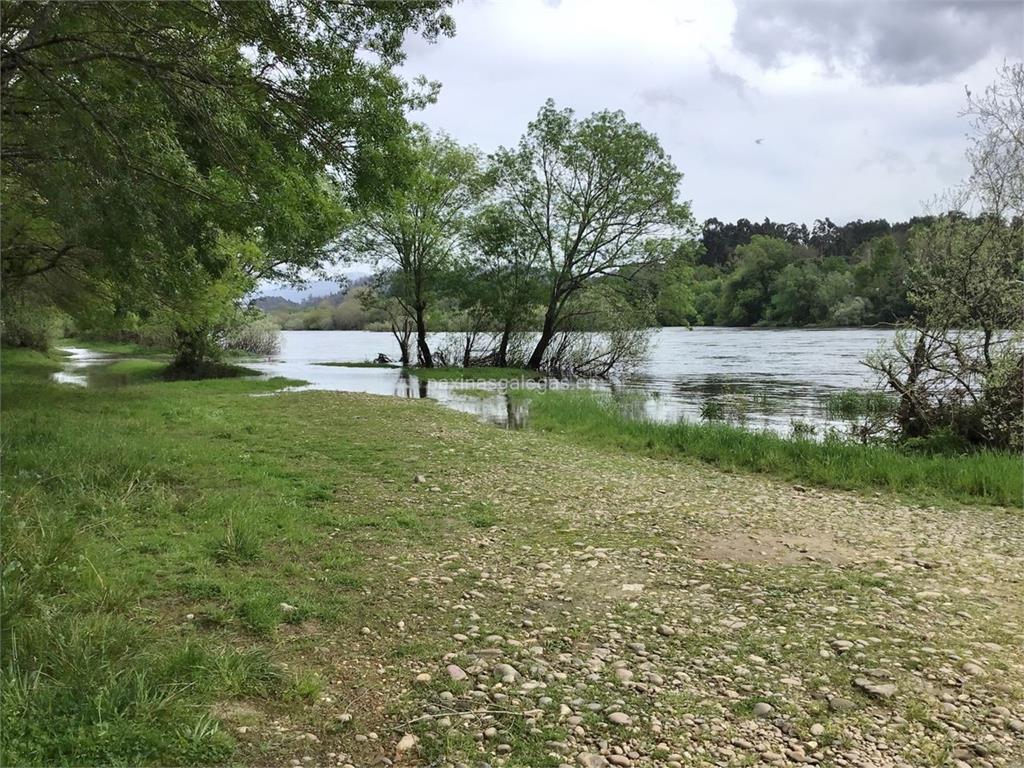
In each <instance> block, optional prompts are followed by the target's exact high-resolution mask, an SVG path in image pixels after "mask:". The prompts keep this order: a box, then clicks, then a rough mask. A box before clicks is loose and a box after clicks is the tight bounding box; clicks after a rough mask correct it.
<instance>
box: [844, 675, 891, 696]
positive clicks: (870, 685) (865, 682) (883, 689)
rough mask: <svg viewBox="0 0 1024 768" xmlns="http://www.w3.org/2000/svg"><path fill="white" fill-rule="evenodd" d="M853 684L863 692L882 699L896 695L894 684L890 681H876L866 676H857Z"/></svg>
mask: <svg viewBox="0 0 1024 768" xmlns="http://www.w3.org/2000/svg"><path fill="white" fill-rule="evenodd" d="M853 684H854V685H855V686H857V687H858V688H860V689H861V690H862V691H864V692H865V693H870V694H871V695H872V696H878V697H880V698H883V699H890V698H892V697H893V696H895V695H896V686H895V685H893V684H892V683H876V682H874V681H873V680H869V679H868V678H866V677H858V678H856V679H855V680H854V681H853Z"/></svg>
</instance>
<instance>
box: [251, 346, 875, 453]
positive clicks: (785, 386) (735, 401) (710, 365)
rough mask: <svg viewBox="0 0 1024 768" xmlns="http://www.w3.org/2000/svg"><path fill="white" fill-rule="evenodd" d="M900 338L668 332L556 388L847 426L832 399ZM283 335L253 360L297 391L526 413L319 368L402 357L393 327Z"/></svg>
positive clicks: (382, 377) (475, 396)
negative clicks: (602, 373)
mask: <svg viewBox="0 0 1024 768" xmlns="http://www.w3.org/2000/svg"><path fill="white" fill-rule="evenodd" d="M892 335H893V331H891V330H880V329H864V328H842V329H814V330H805V329H800V330H788V329H779V330H775V329H772V330H768V329H749V328H694V329H692V330H689V329H686V328H662V329H660V330H658V331H657V332H656V333H655V335H654V339H653V343H652V345H651V351H650V357H649V359H648V360H647V362H646V364H645V365H643V366H642V368H641V369H640V371H639V372H638V373H637V374H635V375H633V376H630V377H628V378H626V379H624V380H622V381H618V382H613V383H611V384H608V383H598V382H584V383H566V382H550V386H552V387H569V386H585V387H587V388H595V389H603V390H614V391H617V392H634V393H639V394H643V395H647V396H648V398H647V400H646V403H645V405H644V407H645V410H646V412H647V414H648V415H649V416H651V417H652V418H655V419H659V420H662V421H677V420H679V419H689V420H694V421H696V420H699V419H700V418H701V411H702V408H704V407H705V405H706V404H707V403H708V402H709V401H710V402H717V403H720V404H722V405H723V407H724V411H725V415H726V417H727V418H729V419H730V420H732V421H738V422H741V423H742V424H744V425H745V426H747V427H748V428H752V429H770V430H773V431H776V432H780V433H788V432H789V431H790V429H791V425H792V423H793V421H794V420H798V421H802V422H805V423H808V424H812V425H815V426H818V427H821V426H823V425H833V426H841V425H840V424H838V423H837V422H833V421H830V420H829V419H828V417H827V414H826V409H825V406H824V400H825V398H826V397H827V396H828V395H829V394H833V393H836V392H840V391H842V390H846V389H870V388H872V387H873V386H874V382H875V379H874V376H873V374H872V373H871V371H869V370H868V369H867V368H866V367H865V366H864V365H863V364H862V363H861V361H862V360H863V359H864V357H865V356H866V355H868V354H869V353H871V352H872V351H874V350H875V349H876V348H878V346H879V345H880V344H884V343H886V342H888V341H889V340H891V339H892ZM281 341H282V344H281V351H280V353H279V354H278V355H276V356H274V357H272V358H270V359H268V360H266V361H262V362H258V363H246V365H248V366H249V367H252V368H256V369H258V370H260V371H261V372H263V373H265V374H267V375H271V376H285V377H288V378H293V379H302V380H303V381H306V382H308V384H307V385H305V386H303V387H298V388H297V389H328V390H340V391H347V392H370V393H373V394H379V395H393V396H397V397H413V398H418V397H430V398H433V399H436V400H438V401H439V402H441V403H443V404H445V405H447V406H448V407H451V408H455V409H457V410H460V411H466V412H468V413H473V414H475V415H476V416H478V417H479V418H481V419H484V420H486V421H491V422H494V423H498V424H511V425H513V426H518V425H519V424H521V422H522V420H523V419H524V418H525V414H524V413H523V412H522V411H521V410H517V409H516V408H515V407H514V403H512V402H510V401H509V398H507V397H506V396H505V394H504V393H503V392H502V391H501V390H502V386H503V385H500V384H497V383H495V382H486V381H481V382H446V381H421V380H419V379H418V378H417V377H416V376H403V375H402V373H401V372H400V371H399V370H397V369H393V368H349V367H340V366H337V367H336V366H324V365H317V363H324V362H363V361H367V360H373V359H374V358H376V357H377V355H378V354H379V353H384V354H386V355H388V356H389V357H392V358H397V357H398V345H397V344H396V343H395V340H394V338H393V337H392V336H391V335H390V334H388V333H374V332H370V331H285V332H284V333H282V334H281ZM528 386H536V385H535V384H528ZM485 391H490V392H491V393H492V394H490V395H489V396H488V395H486V392H485Z"/></svg>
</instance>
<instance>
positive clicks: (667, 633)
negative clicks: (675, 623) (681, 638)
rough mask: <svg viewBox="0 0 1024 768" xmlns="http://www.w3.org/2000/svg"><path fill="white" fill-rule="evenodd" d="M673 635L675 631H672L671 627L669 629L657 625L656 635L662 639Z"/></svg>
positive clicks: (667, 626)
mask: <svg viewBox="0 0 1024 768" xmlns="http://www.w3.org/2000/svg"><path fill="white" fill-rule="evenodd" d="M675 633H676V631H675V630H674V629H672V627H670V626H669V625H668V624H659V625H658V634H659V635H661V636H662V637H671V636H672V635H674V634H675Z"/></svg>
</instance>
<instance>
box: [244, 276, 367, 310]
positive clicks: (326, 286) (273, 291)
mask: <svg viewBox="0 0 1024 768" xmlns="http://www.w3.org/2000/svg"><path fill="white" fill-rule="evenodd" d="M347 283H348V281H347V280H346V279H344V278H341V279H340V280H314V281H312V282H309V283H304V284H303V285H298V286H293V285H280V284H274V283H264V284H263V285H261V286H260V287H259V288H257V289H256V297H257V300H259V299H264V298H278V299H283V300H285V301H289V302H291V303H293V304H300V303H303V302H305V301H308V300H309V299H313V298H319V297H321V296H327V295H328V294H331V293H337V292H338V291H341V290H344V288H345V285H346V284H347ZM257 306H258V305H257Z"/></svg>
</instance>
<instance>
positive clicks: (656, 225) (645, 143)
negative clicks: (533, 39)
mask: <svg viewBox="0 0 1024 768" xmlns="http://www.w3.org/2000/svg"><path fill="white" fill-rule="evenodd" d="M491 167H492V172H493V174H494V179H495V181H496V194H497V197H498V200H499V202H500V203H501V204H504V205H506V206H507V207H508V209H509V210H510V212H511V213H512V215H514V216H515V219H516V221H517V226H518V227H520V228H521V229H522V231H523V232H526V233H529V236H530V237H531V238H534V239H535V242H536V245H537V248H538V250H539V251H540V252H541V254H542V256H541V263H542V267H543V272H544V279H545V297H544V302H545V308H544V320H543V323H542V326H541V332H540V335H539V337H538V339H537V343H536V346H535V347H534V349H533V352H532V354H531V355H530V358H529V361H528V366H529V367H530V368H534V369H538V368H540V367H541V366H542V365H543V364H544V361H545V355H546V354H547V352H548V348H549V346H550V344H551V341H552V339H554V338H555V337H556V335H557V334H558V333H559V332H560V331H561V330H563V328H564V326H565V324H566V320H567V319H568V316H569V314H570V313H571V311H572V310H571V307H572V304H573V302H572V299H573V298H574V296H576V295H577V294H578V293H579V292H581V291H582V290H583V289H584V288H585V287H587V286H588V284H589V283H590V282H591V281H592V280H594V279H595V278H600V277H613V278H629V277H630V276H632V275H634V274H636V272H637V271H638V270H641V269H643V267H644V266H645V265H646V264H648V263H650V262H651V260H653V259H656V258H661V256H662V255H663V254H664V253H665V249H663V248H657V247H651V246H652V243H653V241H658V240H667V239H673V238H676V237H678V236H679V235H680V234H681V233H682V232H683V230H684V228H685V227H687V225H689V224H690V222H691V217H690V211H689V207H688V205H687V204H686V203H684V202H681V201H680V199H679V190H678V187H679V182H680V180H681V178H682V174H681V173H680V172H679V171H678V170H677V169H676V167H675V165H673V163H672V161H671V159H670V158H669V157H668V155H667V154H666V153H665V151H664V149H662V147H661V144H660V143H659V142H658V139H657V137H656V136H654V134H652V133H649V132H648V131H646V130H644V128H643V127H642V126H640V125H639V124H637V123H631V122H629V121H627V120H626V118H625V116H624V115H623V114H622V113H621V112H608V111H605V112H597V113H595V114H593V115H591V116H590V117H587V118H584V119H582V120H580V119H576V117H575V115H574V114H573V111H572V110H570V109H557V108H556V107H555V104H554V102H553V101H551V100H548V101H547V102H546V103H545V104H544V106H543V107H542V108H541V110H540V112H539V114H538V115H537V118H536V119H535V120H534V121H533V122H531V123H530V124H529V126H528V128H527V130H526V134H525V135H524V136H523V137H522V139H520V141H519V144H518V145H517V146H516V147H514V148H511V149H509V148H502V149H500V150H498V152H496V153H495V154H494V155H493V157H492V158H491Z"/></svg>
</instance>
